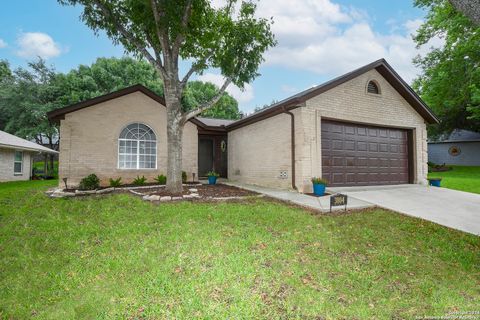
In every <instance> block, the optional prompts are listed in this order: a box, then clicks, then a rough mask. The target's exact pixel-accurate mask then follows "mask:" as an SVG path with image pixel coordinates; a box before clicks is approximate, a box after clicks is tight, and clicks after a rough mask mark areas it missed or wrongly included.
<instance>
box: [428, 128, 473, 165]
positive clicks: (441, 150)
mask: <svg viewBox="0 0 480 320" xmlns="http://www.w3.org/2000/svg"><path fill="white" fill-rule="evenodd" d="M428 160H429V161H431V162H433V163H435V164H443V163H446V164H453V165H458V166H480V133H478V132H473V131H468V130H460V129H456V130H454V131H452V133H451V134H449V135H447V136H442V137H440V138H439V139H437V140H432V141H429V142H428Z"/></svg>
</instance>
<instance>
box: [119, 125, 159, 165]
mask: <svg viewBox="0 0 480 320" xmlns="http://www.w3.org/2000/svg"><path fill="white" fill-rule="evenodd" d="M118 167H119V168H120V169H156V168H157V137H156V136H155V133H154V132H153V130H152V129H151V128H150V127H148V126H146V125H144V124H142V123H132V124H129V125H128V126H127V127H125V128H124V129H123V130H122V132H121V133H120V137H119V138H118Z"/></svg>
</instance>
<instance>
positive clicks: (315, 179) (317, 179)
mask: <svg viewBox="0 0 480 320" xmlns="http://www.w3.org/2000/svg"><path fill="white" fill-rule="evenodd" d="M312 183H313V184H324V185H327V180H326V179H323V178H321V177H313V178H312Z"/></svg>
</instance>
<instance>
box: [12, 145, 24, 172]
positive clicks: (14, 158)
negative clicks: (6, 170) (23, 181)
mask: <svg viewBox="0 0 480 320" xmlns="http://www.w3.org/2000/svg"><path fill="white" fill-rule="evenodd" d="M17 152H18V153H20V154H21V155H22V160H20V161H18V160H17ZM23 159H24V154H23V151H20V150H15V152H14V154H13V175H14V176H23ZM17 163H20V172H16V171H15V164H17Z"/></svg>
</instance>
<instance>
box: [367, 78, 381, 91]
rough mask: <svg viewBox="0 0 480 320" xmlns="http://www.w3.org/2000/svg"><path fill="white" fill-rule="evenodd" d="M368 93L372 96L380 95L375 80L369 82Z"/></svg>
mask: <svg viewBox="0 0 480 320" xmlns="http://www.w3.org/2000/svg"><path fill="white" fill-rule="evenodd" d="M367 92H368V93H371V94H380V87H379V86H378V84H377V82H376V81H374V80H370V81H368V84H367Z"/></svg>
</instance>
